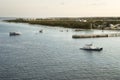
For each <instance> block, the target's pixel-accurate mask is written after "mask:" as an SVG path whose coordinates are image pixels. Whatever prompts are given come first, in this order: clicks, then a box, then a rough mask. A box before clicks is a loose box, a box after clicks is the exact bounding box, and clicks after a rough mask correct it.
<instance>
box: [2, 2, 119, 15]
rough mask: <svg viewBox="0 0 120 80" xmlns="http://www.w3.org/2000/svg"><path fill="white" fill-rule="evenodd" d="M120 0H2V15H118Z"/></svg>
mask: <svg viewBox="0 0 120 80" xmlns="http://www.w3.org/2000/svg"><path fill="white" fill-rule="evenodd" d="M118 16H120V0H0V17H118Z"/></svg>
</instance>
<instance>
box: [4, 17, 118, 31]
mask: <svg viewBox="0 0 120 80" xmlns="http://www.w3.org/2000/svg"><path fill="white" fill-rule="evenodd" d="M3 21H5V22H15V23H28V24H33V25H34V24H35V25H36V24H37V25H45V26H50V27H56V26H58V27H63V28H73V29H85V30H86V29H97V30H120V20H117V19H116V18H115V19H114V20H112V21H111V20H110V19H109V18H106V20H105V19H104V18H102V17H101V18H100V19H99V18H93V19H91V18H46V19H24V18H16V19H12V20H3Z"/></svg>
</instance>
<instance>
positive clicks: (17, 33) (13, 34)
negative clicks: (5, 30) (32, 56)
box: [9, 32, 21, 36]
mask: <svg viewBox="0 0 120 80" xmlns="http://www.w3.org/2000/svg"><path fill="white" fill-rule="evenodd" d="M9 35H10V36H17V35H21V33H20V32H10V33H9Z"/></svg>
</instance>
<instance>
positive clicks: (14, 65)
mask: <svg viewBox="0 0 120 80" xmlns="http://www.w3.org/2000/svg"><path fill="white" fill-rule="evenodd" d="M41 29H43V33H39V30H41ZM60 30H63V32H61V31H60ZM66 30H68V32H67V31H66ZM10 31H18V32H21V33H22V35H20V36H14V37H10V36H9V32H10ZM107 32H110V33H111V32H116V31H105V32H104V33H107ZM88 33H92V34H94V33H102V31H101V30H92V31H89V30H86V31H81V32H74V31H73V30H72V29H67V28H58V27H55V28H52V27H49V26H41V25H29V24H22V23H18V24H16V23H5V22H0V80H119V79H120V76H119V75H120V49H119V48H120V45H119V43H120V38H119V37H111V38H94V39H72V35H73V34H88ZM90 42H93V43H94V44H95V45H97V46H102V47H103V48H104V49H103V51H101V52H94V51H91V52H88V51H83V50H79V48H80V47H83V46H84V44H86V43H90Z"/></svg>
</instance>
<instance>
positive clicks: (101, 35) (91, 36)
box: [72, 33, 120, 39]
mask: <svg viewBox="0 0 120 80" xmlns="http://www.w3.org/2000/svg"><path fill="white" fill-rule="evenodd" d="M101 37H120V33H110V34H85V35H72V38H74V39H77V38H101Z"/></svg>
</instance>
